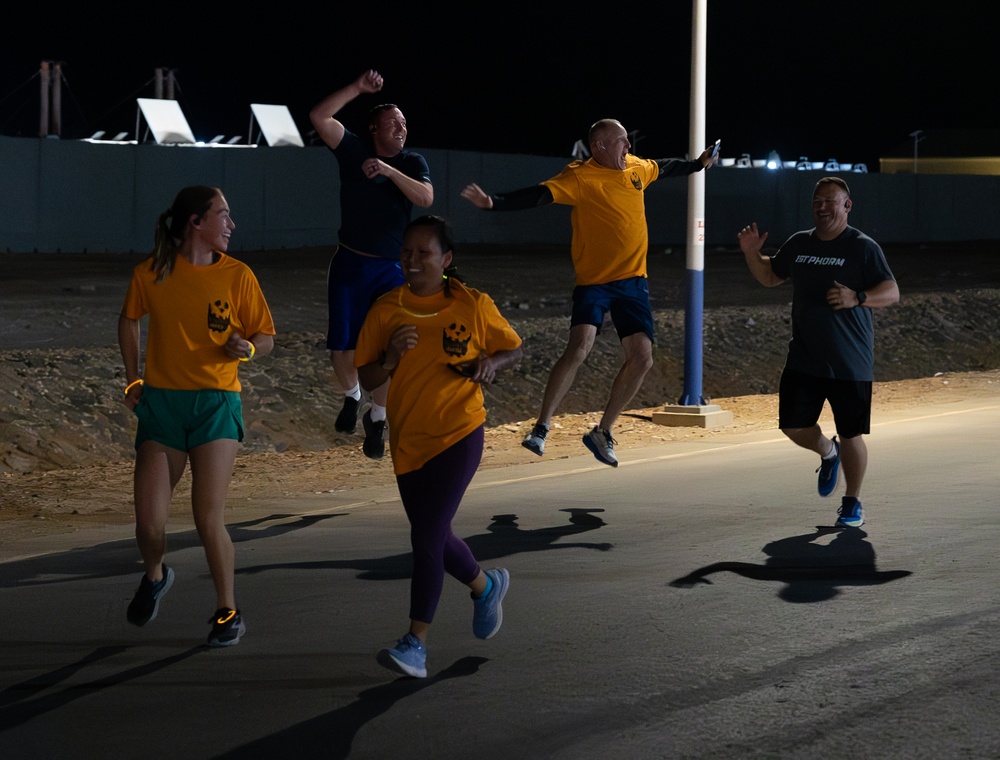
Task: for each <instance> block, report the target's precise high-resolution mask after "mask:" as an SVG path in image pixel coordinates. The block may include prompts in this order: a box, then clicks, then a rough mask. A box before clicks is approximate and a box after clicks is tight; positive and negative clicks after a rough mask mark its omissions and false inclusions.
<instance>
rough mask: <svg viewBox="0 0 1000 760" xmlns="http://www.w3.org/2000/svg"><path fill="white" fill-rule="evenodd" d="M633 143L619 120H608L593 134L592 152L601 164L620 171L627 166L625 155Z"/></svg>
mask: <svg viewBox="0 0 1000 760" xmlns="http://www.w3.org/2000/svg"><path fill="white" fill-rule="evenodd" d="M631 147H632V144H631V143H630V142H629V141H628V133H627V132H626V131H625V127H623V126H622V125H621V124H620V123H619V122H617V121H611V120H609V121H606V122H604V123H603V126H602V127H601V128H599V129H598V130H596V131H595V132H594V133H593V135H592V136H591V141H590V153H591V155H592V156H593V157H594V160H595V161H596V162H597V163H599V164H600V165H601V166H604V167H607V168H608V169H617V170H619V171H621V170H623V169H624V168H625V157H626V156H627V155H628V152H629V149H630V148H631Z"/></svg>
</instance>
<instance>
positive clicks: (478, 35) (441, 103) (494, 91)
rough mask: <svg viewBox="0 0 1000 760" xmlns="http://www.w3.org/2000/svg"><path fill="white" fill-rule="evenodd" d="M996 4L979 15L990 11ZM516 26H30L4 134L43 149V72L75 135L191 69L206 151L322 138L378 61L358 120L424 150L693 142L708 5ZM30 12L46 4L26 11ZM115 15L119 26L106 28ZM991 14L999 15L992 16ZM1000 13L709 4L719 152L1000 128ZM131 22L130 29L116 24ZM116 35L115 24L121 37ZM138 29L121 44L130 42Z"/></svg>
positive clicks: (346, 22)
mask: <svg viewBox="0 0 1000 760" xmlns="http://www.w3.org/2000/svg"><path fill="white" fill-rule="evenodd" d="M977 5H978V4H977ZM559 6H560V4H555V7H553V5H552V4H548V5H546V6H545V9H544V10H541V11H539V10H532V13H531V14H530V15H528V16H524V15H519V14H518V9H517V7H516V4H513V5H506V6H504V15H503V17H502V18H497V17H494V18H489V17H487V18H485V19H484V18H483V17H482V11H481V9H480V10H477V9H475V8H471V9H459V10H453V9H449V10H447V11H446V10H443V9H440V8H438V7H437V6H434V5H433V4H432V5H430V6H428V7H427V8H421V10H420V12H419V13H411V12H405V13H404V12H400V13H399V15H398V18H394V17H392V13H393V11H392V9H389V10H387V11H386V13H387V14H388V16H387V17H379V18H372V19H366V18H364V17H363V16H361V15H360V13H359V12H357V11H351V14H352V15H351V16H346V15H344V14H337V13H335V12H333V11H322V12H314V13H311V14H310V15H309V17H308V18H305V19H303V18H295V19H291V18H288V17H285V18H280V17H279V18H276V19H274V20H271V19H268V20H266V21H256V20H255V19H243V20H241V22H240V23H241V25H243V26H245V31H243V32H241V33H240V34H236V33H235V32H234V31H232V30H231V27H235V24H232V23H231V22H230V21H229V20H228V19H227V18H219V19H216V21H217V27H216V26H213V18H214V17H213V13H212V12H211V11H206V12H201V13H196V14H194V16H193V17H192V18H191V19H186V18H179V17H178V18H165V19H163V20H157V21H156V23H155V24H153V23H151V22H149V21H148V20H147V21H143V20H130V19H127V18H122V17H121V16H120V15H118V14H104V13H102V12H85V11H82V10H79V9H73V10H69V11H65V12H63V13H61V14H60V16H59V25H58V27H50V28H46V27H45V25H44V24H45V21H44V20H43V19H42V18H37V19H34V20H33V21H30V20H29V21H23V22H21V21H19V22H18V24H17V27H16V28H15V30H14V31H15V34H14V35H13V37H14V39H13V41H12V42H11V43H10V44H9V45H8V46H7V48H6V49H5V50H4V52H3V53H2V58H0V61H2V67H0V134H2V135H5V136H24V137H37V135H38V127H39V124H38V114H39V99H40V95H39V83H38V79H37V75H38V68H39V65H40V63H41V62H42V61H59V62H61V64H62V70H63V76H64V87H63V92H62V95H63V120H62V136H63V138H64V139H79V138H85V137H89V136H90V135H91V134H93V133H94V132H96V131H97V130H104V131H105V132H106V136H112V135H114V134H116V133H117V132H122V131H124V132H127V133H128V137H129V139H132V138H133V137H134V136H135V134H134V133H135V127H136V113H137V108H136V104H135V99H136V98H137V97H153V75H154V70H155V69H156V68H157V67H162V68H169V69H173V70H174V71H175V76H176V80H177V85H178V87H177V91H176V95H177V99H178V101H179V102H180V105H181V108H182V110H183V112H184V114H185V116H186V118H187V119H188V122H189V124H190V126H191V128H192V130H193V131H194V133H195V136H196V137H197V138H198V139H202V140H209V139H211V138H212V137H214V136H216V135H219V134H223V135H226V136H227V137H232V136H234V135H242V136H243V141H244V142H245V141H246V139H247V129H248V126H249V123H250V104H251V103H271V104H283V105H287V106H288V107H289V109H290V111H291V113H292V116H293V118H294V120H295V122H296V124H297V126H298V127H299V130H300V132H301V133H302V135H303V138H304V139H305V140H306V142H307V144H308V143H309V136H308V133H309V132H310V131H311V125H310V124H309V120H308V112H309V109H310V108H311V107H312V105H314V104H315V103H316V102H317V101H318V100H320V99H321V98H322V97H324V96H325V95H327V94H328V93H329V92H331V91H333V90H335V89H337V88H339V87H341V86H343V85H344V84H347V83H348V82H349V81H351V80H353V79H354V78H356V77H357V76H358V74H360V73H361V72H362V71H364V70H365V69H367V68H376V69H378V70H379V71H380V72H381V73H382V74H383V76H384V77H385V80H386V85H385V89H384V90H383V91H382V92H381V93H379V94H378V95H376V96H367V97H364V98H361V99H359V100H358V101H355V102H354V103H351V104H350V105H349V106H347V107H346V108H345V109H344V110H343V111H342V113H341V114H340V116H341V117H342V120H343V121H344V123H345V124H346V125H347V126H348V128H351V129H354V130H358V129H361V128H362V126H363V122H364V118H365V114H366V113H367V110H368V108H370V107H371V106H372V105H375V104H376V102H395V103H397V104H398V105H399V106H400V107H401V108H402V110H403V112H404V114H405V115H406V116H407V119H408V121H409V126H410V135H409V141H408V142H409V145H410V146H411V147H423V148H437V149H453V150H473V151H486V152H498V153H515V154H525V155H546V156H566V157H569V156H570V154H571V150H572V147H573V144H574V143H575V141H576V140H577V139H583V138H584V137H585V133H586V129H587V127H588V126H589V124H590V123H592V122H593V121H595V120H596V119H598V118H603V117H609V116H610V117H612V118H617V119H619V120H620V121H621V122H622V123H623V124H624V125H625V127H626V129H628V130H629V131H630V132H632V131H637V132H638V135H639V140H638V141H637V143H636V144H635V145H634V146H633V151H634V152H635V153H637V154H639V155H644V156H649V157H665V156H674V155H681V154H683V153H685V152H686V150H687V146H688V113H689V86H690V64H691V61H690V36H691V29H690V26H691V6H690V4H688V3H683V4H678V6H679V7H666V6H659V7H657V8H655V9H653V10H651V11H649V12H648V13H645V14H641V15H637V16H636V17H635V18H634V19H628V18H626V19H622V18H620V17H617V16H609V17H608V18H596V17H591V16H587V15H582V14H583V11H581V10H580V8H579V6H576V5H572V4H566V6H565V8H563V9H561V8H560V7H559ZM28 13H29V15H30V14H31V11H30V9H29V11H28ZM102 16H105V17H106V18H102ZM984 16H989V17H991V18H985V17H984ZM992 17H997V19H996V20H1000V8H998V7H996V6H993V5H990V6H987V7H986V8H985V10H982V11H980V10H977V13H976V14H975V15H974V16H971V17H970V16H969V15H966V14H962V13H958V12H956V11H955V9H953V8H949V9H941V10H939V9H935V8H930V9H928V8H919V9H917V8H913V7H912V6H909V5H907V4H903V3H891V2H890V3H881V4H878V5H877V6H872V5H870V4H866V3H864V2H859V1H858V0H847V1H846V2H841V3H838V4H837V5H836V6H832V7H829V8H827V7H825V6H824V7H817V8H811V7H810V8H803V7H801V4H799V3H793V2H787V1H786V0H783V1H782V2H772V3H762V4H757V5H755V6H752V7H749V6H740V7H735V8H734V7H729V4H723V3H720V2H718V0H715V2H714V3H710V4H709V20H708V49H707V58H708V71H707V98H706V116H707V118H706V123H707V128H706V144H707V143H708V142H711V141H713V140H715V139H716V138H721V139H722V155H723V156H727V157H738V156H739V155H741V154H743V153H748V154H750V155H751V157H752V158H760V159H762V158H766V156H767V155H768V153H769V152H770V151H771V150H776V151H777V152H778V153H779V154H780V156H781V158H782V159H784V160H793V159H797V158H798V157H800V156H808V157H809V158H810V159H811V160H813V161H820V160H826V159H828V158H836V159H838V160H840V161H848V162H855V163H858V162H864V163H867V164H868V166H869V170H872V171H874V170H877V167H878V158H879V157H882V156H887V155H892V154H899V153H901V152H902V153H903V155H905V154H906V149H907V146H908V145H911V144H912V140H911V138H910V137H909V135H910V134H911V133H912V132H913V131H915V130H918V129H919V130H922V131H923V132H924V133H925V134H930V133H932V132H935V131H937V130H944V129H948V130H952V129H968V130H991V129H998V128H1000V118H998V116H997V115H996V113H995V109H987V108H985V107H983V105H982V103H983V100H984V99H985V97H987V95H988V93H989V92H990V89H989V85H990V84H991V82H990V80H991V78H992V76H993V71H994V69H995V65H994V63H993V53H992V52H991V51H992V50H993V44H992V41H991V40H990V34H991V33H992V32H991V29H992V27H993V24H992V23H991V21H992V20H994V19H993V18H992ZM112 19H113V20H112ZM109 29H114V30H116V32H115V35H114V38H113V39H112V40H109V41H108V42H106V43H99V44H97V45H95V44H94V42H93V40H95V39H104V38H105V35H106V34H107V32H108V30H109ZM118 29H121V32H118V31H117V30H118Z"/></svg>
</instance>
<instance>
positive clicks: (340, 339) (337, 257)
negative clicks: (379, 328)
mask: <svg viewBox="0 0 1000 760" xmlns="http://www.w3.org/2000/svg"><path fill="white" fill-rule="evenodd" d="M404 282H406V280H405V279H404V277H403V268H402V267H401V266H400V264H399V259H382V258H376V257H374V256H362V255H361V254H359V253H355V252H354V251H352V250H351V249H349V248H345V247H344V246H342V245H341V246H337V250H336V251H335V252H334V254H333V259H331V261H330V268H329V270H328V271H327V273H326V287H327V302H328V304H329V307H330V322H329V326H328V328H327V332H326V347H327V348H328V349H330V350H331V351H353V350H354V349H355V348H356V347H357V345H358V334H359V333H360V332H361V325H363V324H364V322H365V317H366V316H367V315H368V310H369V309H370V308H371V305H372V304H373V303H375V299H377V298H378V297H379V296H381V295H383V294H385V293H388V292H389V291H390V290H392V289H393V288H395V287H398V286H400V285H402V284H403V283H404Z"/></svg>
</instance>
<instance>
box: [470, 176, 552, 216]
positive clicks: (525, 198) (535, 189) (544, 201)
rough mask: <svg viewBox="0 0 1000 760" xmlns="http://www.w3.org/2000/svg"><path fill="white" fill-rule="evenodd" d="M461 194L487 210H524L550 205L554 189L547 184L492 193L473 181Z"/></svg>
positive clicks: (474, 204) (473, 203)
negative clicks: (550, 188)
mask: <svg viewBox="0 0 1000 760" xmlns="http://www.w3.org/2000/svg"><path fill="white" fill-rule="evenodd" d="M459 195H461V196H462V197H463V198H465V200H467V201H468V202H469V203H471V204H472V205H473V206H477V207H479V208H481V209H485V210H487V211H523V210H524V209H528V208H538V207H539V206H548V205H549V204H550V203H552V202H553V199H552V191H551V190H549V188H548V187H546V186H545V185H532V186H531V187H523V188H521V189H520V190H513V191H511V192H509V193H498V194H496V195H490V194H488V193H487V192H486V191H485V190H483V189H482V188H481V187H480V186H479V185H477V184H476V183H475V182H473V183H471V184H469V185H466V186H465V188H464V189H463V190H462V192H461V193H459Z"/></svg>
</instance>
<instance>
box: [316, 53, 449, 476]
mask: <svg viewBox="0 0 1000 760" xmlns="http://www.w3.org/2000/svg"><path fill="white" fill-rule="evenodd" d="M382 84H383V80H382V76H381V75H380V74H379V73H378V72H377V71H375V70H374V69H372V70H369V71H366V72H365V73H363V74H362V75H361V76H359V77H358V78H357V79H356V80H355V81H353V82H351V83H350V84H348V85H347V86H346V87H342V88H341V89H339V90H337V91H336V92H334V93H333V94H331V95H329V96H327V97H326V98H324V99H323V100H321V101H320V102H319V103H317V104H316V106H315V107H314V108H313V109H312V111H310V112H309V119H310V121H312V125H313V127H315V128H316V133H317V134H318V135H319V136H320V137H321V138H322V139H323V142H324V143H326V145H327V147H328V148H329V149H330V150H331V151H332V152H333V155H335V156H336V157H337V164H338V166H339V167H340V225H341V226H340V231H339V245H338V246H337V249H336V251H335V252H334V255H333V259H332V261H331V262H330V269H329V272H328V274H327V287H328V291H329V292H328V300H329V308H330V324H329V330H328V332H327V339H326V341H327V343H326V345H327V348H329V349H330V361H331V363H332V364H333V371H334V374H335V375H336V376H337V380H338V382H340V385H341V387H342V388H343V390H344V406H343V408H342V409H341V410H340V414H339V415H338V416H337V421H336V423H335V425H334V426H335V428H336V429H337V430H338V431H339V432H342V433H352V432H354V429H355V428H356V427H357V424H358V411H359V407H360V404H361V386H360V384H359V383H358V371H357V369H356V368H355V367H354V348H355V346H356V345H357V342H358V333H359V332H360V330H361V325H362V324H363V323H364V321H365V315H366V314H367V313H368V308H369V307H370V306H371V305H372V303H374V301H375V299H377V298H378V297H379V296H381V295H382V294H383V293H387V292H388V291H390V290H392V289H393V288H395V287H397V286H399V285H402V284H403V282H404V279H403V273H402V270H401V269H400V264H399V252H400V249H401V248H402V245H403V231H404V230H405V229H406V225H407V224H409V222H410V212H411V211H412V209H413V207H414V206H419V207H420V208H428V207H429V206H430V205H431V204H432V203H433V202H434V187H433V185H431V179H430V170H429V169H428V167H427V161H425V160H424V157H423V156H421V155H420V154H419V153H413V152H411V151H408V150H406V149H405V145H406V136H407V130H406V118H405V117H404V116H403V113H402V111H400V110H399V108H397V107H396V106H395V105H394V104H392V103H384V104H382V105H378V106H375V107H374V108H373V109H372V110H371V111H370V112H369V115H368V137H369V138H370V142H369V141H368V140H364V139H362V138H361V137H359V136H358V135H356V134H354V133H353V132H351V131H350V130H348V129H346V128H345V127H344V125H343V124H342V123H341V122H340V121H338V120H337V119H335V118H334V116H335V115H336V114H337V113H338V112H339V111H340V110H341V109H342V108H343V107H344V106H346V105H347V104H348V103H350V102H351V101H352V100H354V99H355V98H356V97H358V96H359V95H361V94H370V93H375V92H378V91H379V90H381V89H382ZM387 393H388V382H387V383H386V384H385V385H384V386H382V387H381V388H376V389H375V390H374V391H372V406H371V408H370V409H369V410H368V411H367V412H365V414H364V418H363V420H362V422H363V424H364V429H365V442H364V446H363V448H364V452H365V455H366V456H369V457H371V458H372V459H381V458H382V456H383V455H384V453H385V442H384V434H385V401H386V394H387Z"/></svg>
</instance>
